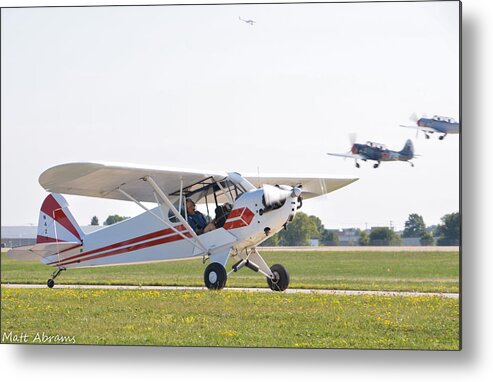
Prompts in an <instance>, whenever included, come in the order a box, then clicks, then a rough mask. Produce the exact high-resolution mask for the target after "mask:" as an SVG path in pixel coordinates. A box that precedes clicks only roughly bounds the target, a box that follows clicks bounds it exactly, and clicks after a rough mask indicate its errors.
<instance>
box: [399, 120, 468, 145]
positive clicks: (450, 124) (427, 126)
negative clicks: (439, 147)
mask: <svg viewBox="0 0 493 382" xmlns="http://www.w3.org/2000/svg"><path fill="white" fill-rule="evenodd" d="M409 119H410V120H411V121H413V122H414V123H416V125H415V126H408V125H400V126H401V127H407V128H411V129H416V138H417V137H418V132H419V131H422V132H423V133H424V134H425V137H426V139H430V134H434V133H437V134H443V135H440V136H439V137H438V139H440V140H443V138H445V137H446V136H447V134H459V133H460V123H459V122H457V121H456V120H455V119H453V118H450V117H441V116H438V115H435V116H433V117H432V118H427V117H425V116H423V117H421V118H418V116H417V115H416V113H413V114H412V115H411V116H410V117H409Z"/></svg>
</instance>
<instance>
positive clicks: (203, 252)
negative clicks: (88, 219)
mask: <svg viewBox="0 0 493 382" xmlns="http://www.w3.org/2000/svg"><path fill="white" fill-rule="evenodd" d="M355 180H357V179H354V178H345V177H336V178H334V177H324V176H304V177H289V176H245V177H244V176H241V175H240V174H238V173H235V172H230V173H226V172H224V173H222V172H209V171H189V170H179V169H170V168H161V169H160V168H144V167H139V166H135V165H132V166H129V165H120V164H107V163H106V164H105V163H68V164H62V165H59V166H55V167H52V168H50V169H48V170H46V171H45V172H43V173H42V174H41V176H40V177H39V182H40V184H41V186H42V187H43V188H44V189H45V190H46V191H48V192H50V194H49V195H48V196H47V197H46V198H45V200H44V202H43V203H42V205H41V210H40V213H39V222H38V232H37V240H36V244H35V245H31V246H24V247H17V248H13V249H11V250H10V251H9V256H10V257H12V258H16V259H25V260H32V259H39V260H40V261H41V262H42V263H44V264H46V265H49V266H52V267H54V268H56V270H55V271H54V272H53V275H52V276H51V278H50V279H49V280H48V282H47V285H48V287H50V288H53V286H54V285H55V279H56V277H57V276H58V275H59V274H60V273H61V272H62V271H64V270H66V269H69V268H82V267H98V266H105V265H121V264H136V263H145V262H158V261H168V260H178V259H189V258H202V259H203V262H204V263H205V262H206V261H208V262H209V264H208V265H207V267H206V268H205V272H204V282H205V285H206V287H207V288H209V289H222V288H224V286H225V285H226V280H227V278H228V276H229V275H231V274H232V273H233V272H237V271H239V270H240V269H241V268H243V267H246V268H249V269H251V270H253V271H255V272H259V273H261V274H262V275H264V276H265V277H266V278H267V283H268V285H269V287H270V288H271V289H272V290H274V291H283V290H285V289H286V288H288V285H289V273H288V271H287V270H286V268H285V267H284V266H282V265H280V264H274V265H272V266H271V267H269V266H268V265H267V264H266V262H265V261H264V259H263V258H262V257H261V256H260V254H259V253H258V251H257V246H258V245H259V244H260V243H262V242H263V241H265V240H266V239H268V238H269V237H270V236H272V235H274V234H275V233H276V232H278V231H280V230H281V229H282V228H285V227H286V225H287V224H289V223H290V222H291V221H292V220H293V218H294V216H295V214H296V211H297V210H299V209H300V208H301V206H302V200H303V199H308V198H312V197H316V196H320V195H324V194H327V193H329V192H332V191H335V190H337V189H339V188H341V187H344V186H346V185H348V184H350V183H352V182H354V181H355ZM61 194H70V195H82V196H90V197H97V198H107V199H118V200H128V201H132V202H134V203H136V204H137V205H138V206H140V207H141V208H142V209H143V210H144V211H143V213H142V214H140V215H137V216H135V217H132V218H129V219H127V220H124V221H121V222H119V223H116V224H113V225H110V226H107V227H104V228H101V229H99V230H97V231H94V232H92V233H87V234H86V233H84V232H83V231H82V230H81V228H80V226H79V225H78V224H77V222H76V221H75V219H74V217H73V215H72V214H71V213H70V211H69V209H68V204H67V202H66V200H65V198H64V197H63V196H62V195H61ZM149 203H153V205H151V206H153V207H152V208H151V207H149ZM196 203H197V204H198V203H200V204H201V205H205V209H206V210H207V215H209V213H214V214H215V217H214V219H212V220H211V219H210V218H208V217H207V216H206V215H205V214H202V213H200V212H197V211H196V210H195V204H196ZM212 210H213V211H212ZM204 220H205V222H204ZM201 222H202V223H203V224H202V226H201V224H200V223H201ZM230 257H232V258H234V259H235V260H236V261H235V262H234V265H233V266H232V268H231V270H230V271H229V272H227V271H226V268H225V267H226V264H227V262H228V260H229V258H230Z"/></svg>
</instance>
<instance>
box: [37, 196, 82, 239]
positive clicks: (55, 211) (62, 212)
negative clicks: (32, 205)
mask: <svg viewBox="0 0 493 382" xmlns="http://www.w3.org/2000/svg"><path fill="white" fill-rule="evenodd" d="M83 238H84V232H83V231H82V230H81V228H80V227H79V225H78V224H77V222H76V221H75V219H74V217H73V216H72V213H71V212H70V211H69V209H68V203H67V201H66V200H65V198H64V197H63V196H62V195H60V194H55V193H51V194H50V195H48V196H47V197H46V198H45V200H44V201H43V204H42V205H41V210H40V211H39V221H38V235H37V238H36V244H40V243H56V242H79V243H82V241H83Z"/></svg>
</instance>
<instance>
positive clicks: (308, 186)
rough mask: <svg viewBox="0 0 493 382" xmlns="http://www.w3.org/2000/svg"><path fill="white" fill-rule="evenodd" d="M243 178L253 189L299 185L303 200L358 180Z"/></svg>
mask: <svg viewBox="0 0 493 382" xmlns="http://www.w3.org/2000/svg"><path fill="white" fill-rule="evenodd" d="M245 178H246V179H247V180H248V181H250V183H252V184H253V185H254V186H255V187H262V185H264V184H270V185H287V186H292V187H294V186H300V185H301V189H302V192H303V198H304V199H310V198H314V197H317V196H320V195H324V194H328V193H329V192H332V191H335V190H338V189H339V188H342V187H344V186H347V185H348V184H351V183H353V182H355V181H356V180H358V178H350V177H344V176H327V175H300V176H296V175H262V176H256V175H246V176H245Z"/></svg>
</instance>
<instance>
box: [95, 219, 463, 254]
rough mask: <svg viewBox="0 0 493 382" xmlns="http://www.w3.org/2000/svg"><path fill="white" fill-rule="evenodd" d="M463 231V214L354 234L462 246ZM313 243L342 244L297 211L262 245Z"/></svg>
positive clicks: (373, 241) (369, 240) (380, 241)
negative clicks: (436, 221) (431, 223)
mask: <svg viewBox="0 0 493 382" xmlns="http://www.w3.org/2000/svg"><path fill="white" fill-rule="evenodd" d="M128 218H129V217H128V216H120V215H109V216H108V217H107V218H106V220H105V221H104V222H103V225H111V224H115V223H118V222H119V221H122V220H125V219H128ZM91 225H99V219H98V218H97V217H96V216H94V217H93V218H92V220H91ZM460 232H461V219H460V213H459V212H454V213H451V214H447V215H444V216H443V217H442V218H441V224H438V225H436V226H430V227H427V226H426V224H425V222H424V220H423V217H422V216H421V215H418V214H415V213H413V214H410V215H409V217H408V219H407V220H406V222H405V224H404V231H403V232H402V235H399V234H398V233H397V232H395V231H394V230H393V229H391V228H389V227H372V228H371V229H370V230H360V229H357V230H356V231H355V237H357V243H353V244H357V245H363V246H365V245H377V246H380V245H382V246H386V245H401V244H402V238H419V242H420V244H421V245H434V244H435V243H436V245H441V246H442V245H444V246H448V245H459V244H460ZM311 240H317V241H318V245H324V246H335V245H339V242H340V240H339V235H338V234H337V233H336V232H335V231H334V230H328V229H326V228H325V227H324V225H323V224H322V221H321V220H320V219H319V218H318V217H316V216H313V215H311V216H309V215H307V214H305V213H303V212H297V213H296V216H295V217H294V219H293V221H292V222H291V223H290V224H288V225H287V226H286V229H283V230H281V231H279V232H278V233H276V234H275V235H273V236H272V237H270V238H269V239H267V240H266V241H265V242H263V243H262V245H263V246H307V245H310V243H311Z"/></svg>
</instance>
